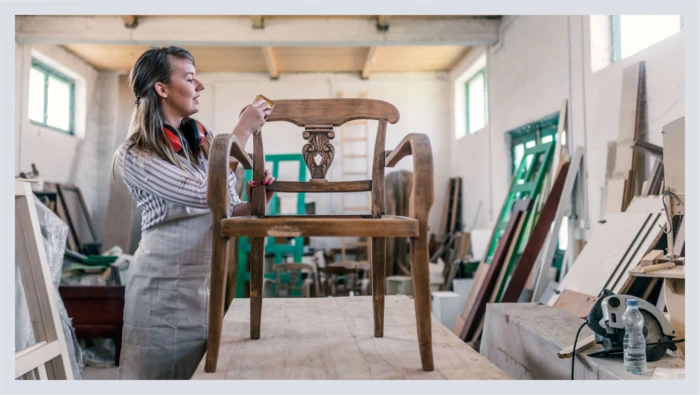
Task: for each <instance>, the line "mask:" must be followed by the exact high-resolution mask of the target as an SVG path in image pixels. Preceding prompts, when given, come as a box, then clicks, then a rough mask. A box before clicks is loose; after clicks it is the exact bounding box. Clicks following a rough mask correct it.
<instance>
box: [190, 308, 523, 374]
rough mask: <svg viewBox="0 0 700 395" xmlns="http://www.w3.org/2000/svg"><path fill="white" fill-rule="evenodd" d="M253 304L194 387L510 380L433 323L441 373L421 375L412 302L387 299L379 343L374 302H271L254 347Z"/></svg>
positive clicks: (231, 321)
mask: <svg viewBox="0 0 700 395" xmlns="http://www.w3.org/2000/svg"><path fill="white" fill-rule="evenodd" d="M249 317H250V301H249V300H248V299H234V302H233V304H232V305H231V307H230V309H229V311H228V312H227V313H226V316H225V317H224V326H223V333H222V337H221V348H220V351H219V363H218V366H217V371H216V372H215V373H205V372H204V361H205V358H202V361H201V363H200V364H199V367H198V368H197V371H196V372H195V374H194V377H192V379H193V380H207V379H209V380H222V379H224V380H246V379H252V380H270V379H273V380H275V379H277V380H312V379H317V380H336V379H340V380H390V379H403V380H405V379H416V380H430V379H453V380H477V379H487V380H502V379H509V376H508V375H506V374H505V373H504V372H503V371H501V370H500V369H499V368H497V367H496V366H495V365H493V364H492V363H491V362H489V361H488V360H487V359H486V358H484V357H483V356H481V355H480V354H479V353H477V352H476V351H475V350H473V349H472V348H471V347H469V346H468V345H467V344H465V343H464V342H462V341H461V340H460V339H459V338H458V337H457V336H455V335H454V334H453V333H452V331H450V330H449V329H447V328H446V327H444V326H443V325H442V324H440V322H438V321H437V320H436V319H435V317H433V318H432V329H433V330H432V332H433V355H434V358H435V370H434V371H432V372H424V371H423V370H422V369H421V363H420V355H419V353H418V337H417V335H416V316H415V311H414V308H413V300H412V299H409V298H408V297H406V296H387V297H386V307H385V313H384V317H385V318H384V337H383V338H375V337H374V324H373V320H372V297H371V296H356V297H337V298H266V299H264V301H263V311H262V325H261V328H262V329H261V335H260V339H259V340H251V339H250V330H249Z"/></svg>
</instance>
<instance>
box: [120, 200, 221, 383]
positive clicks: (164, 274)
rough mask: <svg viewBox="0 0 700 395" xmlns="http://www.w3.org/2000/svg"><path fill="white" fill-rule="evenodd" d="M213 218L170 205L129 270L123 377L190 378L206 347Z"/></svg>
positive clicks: (143, 239) (205, 212)
mask: <svg viewBox="0 0 700 395" xmlns="http://www.w3.org/2000/svg"><path fill="white" fill-rule="evenodd" d="M210 261H211V215H210V213H209V209H196V208H191V207H185V206H181V205H176V204H173V203H167V208H166V214H165V219H164V220H163V222H161V223H159V224H157V225H154V226H153V227H151V228H149V229H147V230H146V231H144V232H143V234H142V237H141V242H140V244H139V248H138V249H137V250H136V253H135V254H134V260H133V262H132V264H131V265H130V267H129V270H128V272H127V282H126V294H125V303H124V328H123V331H122V351H121V358H120V363H119V378H120V379H124V380H143V379H170V380H176V379H190V378H191V377H192V375H193V374H194V371H195V370H196V369H197V366H198V365H199V362H200V360H201V359H202V356H203V355H204V352H205V351H206V343H207V324H208V309H209V277H210V274H211V270H210Z"/></svg>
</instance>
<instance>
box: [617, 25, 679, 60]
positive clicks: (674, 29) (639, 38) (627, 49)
mask: <svg viewBox="0 0 700 395" xmlns="http://www.w3.org/2000/svg"><path fill="white" fill-rule="evenodd" d="M681 23H682V21H681V17H680V15H613V16H612V31H613V49H614V55H613V56H614V60H615V61H618V60H620V59H624V58H626V57H628V56H631V55H634V54H636V53H637V52H639V51H641V50H643V49H645V48H647V47H649V46H651V45H654V44H656V43H658V42H659V41H662V40H663V39H665V38H668V37H670V36H672V35H674V34H676V33H678V32H679V31H681Z"/></svg>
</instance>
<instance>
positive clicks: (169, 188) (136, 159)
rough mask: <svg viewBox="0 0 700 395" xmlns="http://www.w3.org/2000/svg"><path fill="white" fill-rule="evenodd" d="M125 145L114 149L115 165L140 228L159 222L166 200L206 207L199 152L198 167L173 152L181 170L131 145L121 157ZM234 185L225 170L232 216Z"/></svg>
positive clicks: (204, 177)
mask: <svg viewBox="0 0 700 395" xmlns="http://www.w3.org/2000/svg"><path fill="white" fill-rule="evenodd" d="M127 146H128V145H127V143H123V144H122V145H121V146H119V148H118V149H117V152H116V164H117V167H118V169H119V170H120V172H121V175H122V178H123V179H124V182H125V183H126V185H127V187H128V188H129V193H130V194H131V196H132V197H133V198H134V200H135V201H136V205H137V206H138V207H139V208H140V209H141V230H146V229H148V228H150V227H151V226H153V225H156V224H158V223H159V222H162V221H163V219H164V218H165V212H166V203H174V204H178V205H181V206H185V207H193V208H200V209H208V208H209V205H208V204H207V173H206V170H207V168H208V167H207V166H208V161H207V158H206V156H205V155H204V153H203V152H202V151H200V153H199V163H200V166H201V168H200V167H197V166H194V165H193V164H192V163H190V162H189V161H187V160H186V159H185V158H183V157H181V156H180V155H177V156H176V157H177V158H178V159H179V160H180V163H181V164H182V167H183V168H184V170H183V169H180V168H179V167H177V166H174V165H172V164H170V163H168V162H166V161H165V160H163V159H161V158H160V157H158V156H156V155H154V154H150V153H144V152H138V153H137V151H136V149H135V148H131V149H129V152H128V155H126V158H125V152H126V148H127ZM235 185H236V176H235V175H234V173H233V171H231V170H229V175H228V190H229V196H230V198H229V202H230V205H231V215H233V207H234V206H236V205H237V204H239V203H242V202H241V199H240V198H239V197H238V194H236V191H235V189H234V186H235Z"/></svg>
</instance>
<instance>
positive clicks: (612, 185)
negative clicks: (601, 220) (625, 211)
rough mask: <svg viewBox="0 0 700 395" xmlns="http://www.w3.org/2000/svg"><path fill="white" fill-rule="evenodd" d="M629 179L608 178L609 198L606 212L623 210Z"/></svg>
mask: <svg viewBox="0 0 700 395" xmlns="http://www.w3.org/2000/svg"><path fill="white" fill-rule="evenodd" d="M626 185H627V180H625V179H624V178H618V179H612V180H608V185H607V199H606V203H605V212H606V213H619V212H621V211H622V200H623V198H624V195H625V186H626Z"/></svg>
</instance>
